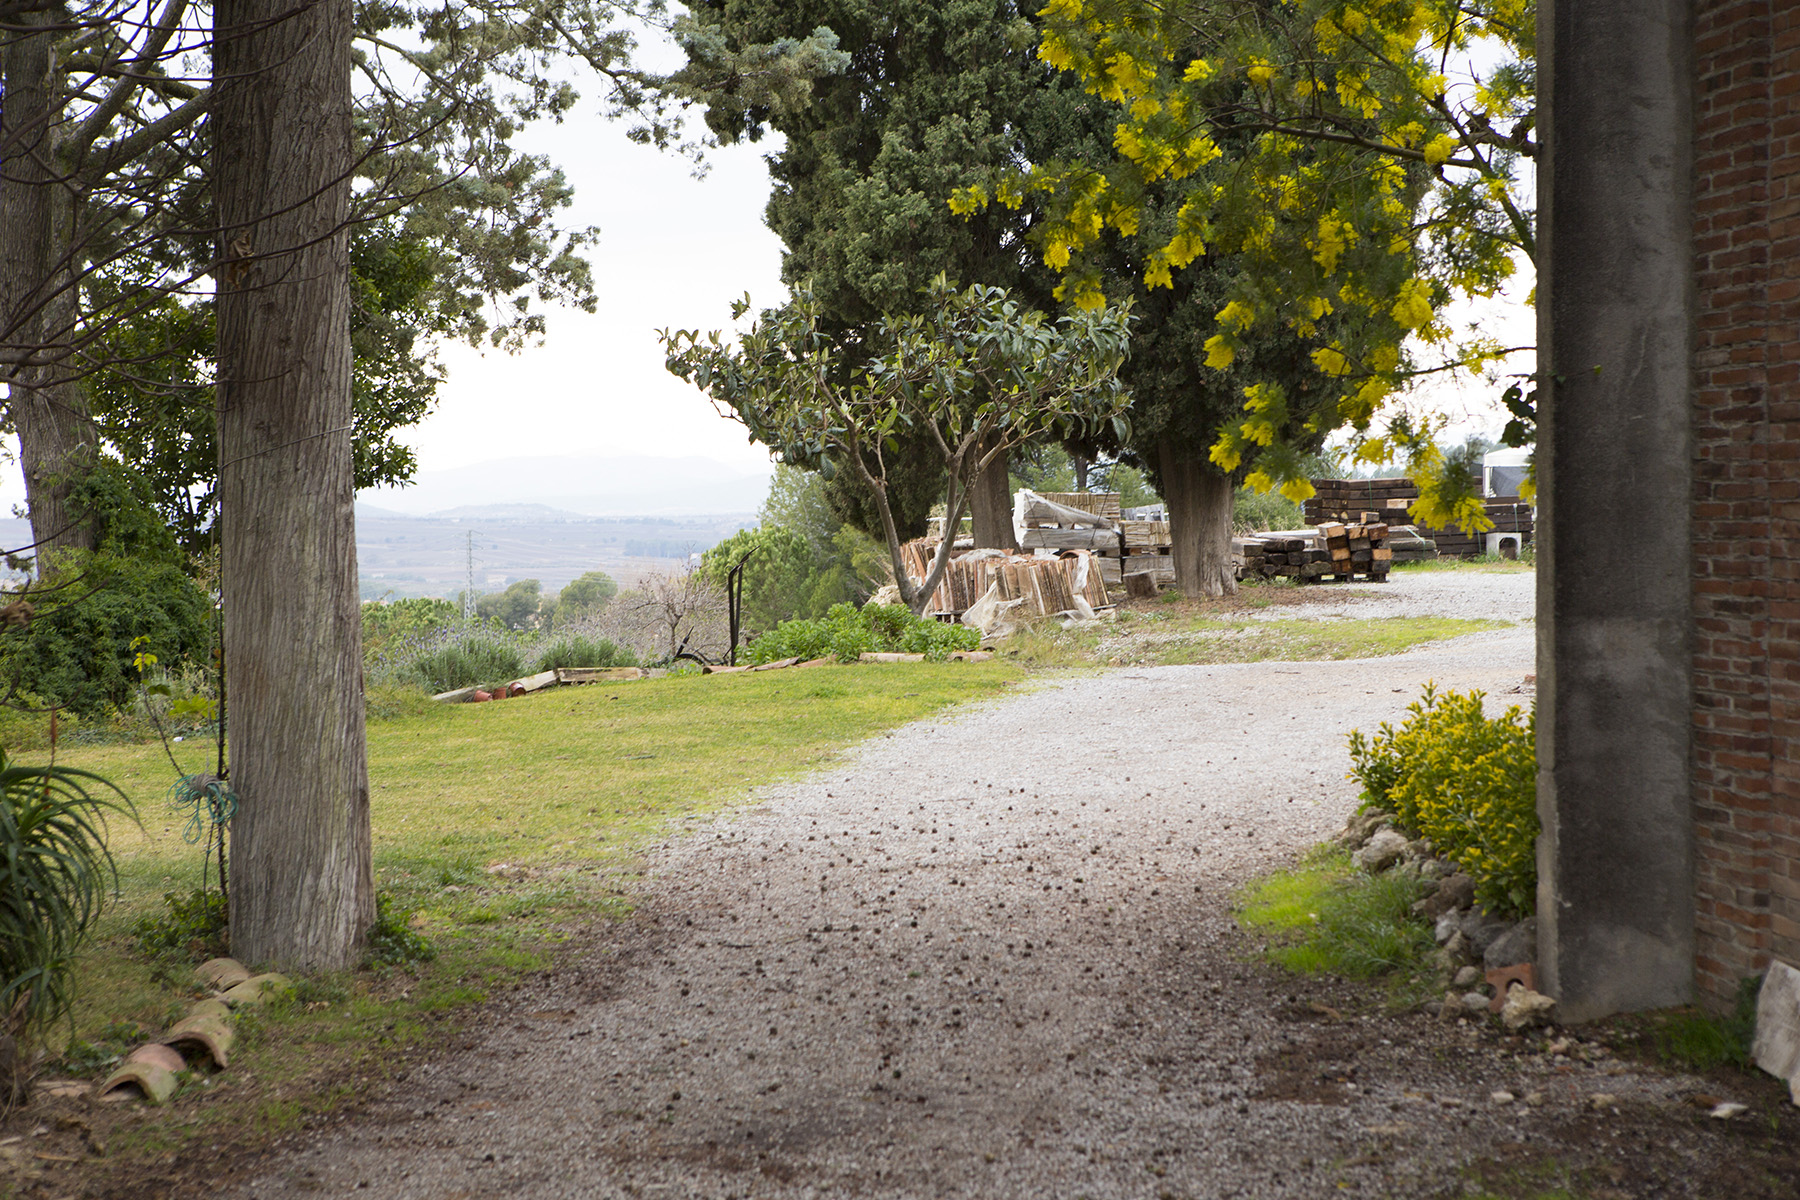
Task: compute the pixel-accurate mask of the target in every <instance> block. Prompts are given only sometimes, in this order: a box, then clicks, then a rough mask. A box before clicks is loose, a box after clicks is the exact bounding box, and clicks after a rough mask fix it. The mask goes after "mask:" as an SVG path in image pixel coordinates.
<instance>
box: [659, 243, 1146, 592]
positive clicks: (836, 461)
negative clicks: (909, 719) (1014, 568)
mask: <svg viewBox="0 0 1800 1200" xmlns="http://www.w3.org/2000/svg"><path fill="white" fill-rule="evenodd" d="M749 307H750V303H749V299H748V297H746V298H745V299H744V300H743V301H742V302H740V303H739V304H738V305H736V306H735V308H734V315H735V316H742V315H743V313H745V312H746V311H748V310H749ZM923 308H924V312H923V313H922V314H918V315H903V316H897V317H889V318H888V319H886V320H885V321H884V322H883V323H882V327H881V340H880V342H879V343H878V344H877V345H875V346H870V345H867V344H859V345H857V346H855V347H850V346H846V345H843V344H841V343H840V342H839V341H838V340H837V339H836V338H835V337H833V336H832V335H831V334H830V332H829V331H828V330H827V328H826V327H825V324H824V310H823V308H822V306H821V305H820V304H819V302H818V301H817V300H816V299H815V298H814V297H813V294H812V292H811V291H810V290H809V289H807V288H805V287H801V288H797V289H796V290H795V293H794V296H793V298H792V299H791V300H790V301H789V302H788V303H787V304H785V305H783V306H782V307H780V308H777V309H767V310H764V311H763V313H762V314H761V315H760V316H759V317H758V319H757V321H756V324H755V325H754V326H753V327H752V328H751V329H750V330H748V331H746V332H744V333H743V334H741V335H740V336H739V337H738V339H737V343H736V345H729V344H727V342H726V340H725V339H724V337H723V336H722V335H721V334H720V333H719V332H718V331H716V330H715V331H714V332H712V333H711V334H709V335H707V336H706V337H705V338H702V337H701V336H700V334H699V333H698V332H696V331H693V330H682V331H676V332H674V333H670V332H669V331H667V330H664V331H663V332H662V335H661V336H662V339H663V344H664V346H665V348H666V349H667V351H668V368H669V370H670V371H671V372H673V373H674V374H676V375H678V376H680V377H681V378H683V379H687V380H690V381H692V382H693V383H694V384H695V385H696V386H697V387H699V388H700V389H701V390H702V391H704V392H706V393H707V394H708V395H709V396H711V397H712V399H713V401H714V402H715V403H716V404H718V405H719V406H720V407H721V408H722V409H727V410H729V411H730V412H731V413H732V414H733V415H734V416H735V417H736V418H737V419H738V420H739V421H741V422H742V423H743V424H744V426H745V428H747V429H748V430H749V431H750V436H751V437H752V438H753V439H755V440H756V441H758V442H761V443H762V444H764V445H766V446H768V447H769V448H770V449H771V450H774V451H775V452H777V453H778V454H779V455H780V456H781V458H782V461H784V462H789V463H795V464H799V465H804V466H807V467H810V468H814V469H817V470H819V471H821V472H822V473H824V474H826V475H827V476H829V475H830V474H831V473H833V472H835V471H838V470H840V469H842V470H847V471H851V472H853V473H854V474H855V475H857V476H858V477H860V478H861V479H862V481H863V484H864V485H865V486H866V487H867V488H868V491H869V495H870V497H871V499H873V500H874V502H875V505H876V507H877V509H878V510H879V511H880V512H881V514H882V529H883V532H884V534H885V536H886V540H887V542H888V552H889V555H890V556H891V557H892V559H893V560H894V561H895V563H896V580H895V582H896V583H898V584H899V586H900V592H901V596H902V598H903V599H905V600H906V602H907V603H908V605H910V606H912V607H913V608H914V609H915V610H916V609H921V608H923V606H924V604H925V603H926V601H927V600H928V599H929V598H930V594H931V592H932V590H933V589H934V588H935V586H936V582H937V580H936V578H935V577H934V578H932V579H930V580H927V581H926V583H925V586H923V587H918V586H915V585H914V584H913V582H912V581H910V580H909V579H907V578H906V577H904V575H903V574H902V573H901V572H900V571H899V570H898V566H897V564H898V562H899V558H900V545H901V535H900V531H899V529H898V527H897V526H896V524H895V523H894V521H893V519H892V511H891V504H890V500H889V495H888V477H889V467H890V443H892V442H893V440H894V438H895V435H896V433H897V432H898V431H900V430H903V429H912V430H921V429H922V430H926V431H928V432H929V433H930V435H931V443H932V444H933V445H935V446H936V447H937V453H938V455H939V458H940V461H941V462H942V463H943V466H944V469H945V475H946V479H947V483H946V490H945V494H944V508H945V511H946V513H948V514H949V518H950V523H951V524H952V525H953V526H954V525H955V524H956V523H957V522H959V521H960V520H961V518H962V515H963V513H964V512H965V511H966V508H967V503H968V495H967V486H968V483H969V481H970V479H971V478H973V476H974V475H975V473H976V472H977V471H979V470H980V469H981V467H982V465H983V460H984V459H986V460H987V461H989V462H993V461H998V460H1000V459H1001V456H1002V455H1004V454H1005V453H1007V452H1008V451H1009V450H1010V449H1011V448H1013V447H1016V446H1019V445H1022V444H1024V443H1026V442H1029V441H1031V440H1033V439H1036V438H1040V437H1043V436H1046V435H1048V434H1050V433H1052V432H1054V433H1056V434H1058V435H1059V436H1069V437H1077V436H1093V435H1095V434H1096V433H1097V432H1098V429H1099V427H1101V426H1108V427H1111V426H1114V425H1117V426H1118V428H1119V429H1120V430H1123V428H1124V421H1123V416H1122V414H1123V412H1124V408H1125V402H1126V397H1125V394H1124V392H1123V390H1122V388H1121V387H1120V384H1119V381H1118V370H1119V365H1120V363H1121V362H1122V361H1123V359H1124V356H1125V351H1126V342H1127V335H1128V328H1129V327H1128V323H1127V318H1126V313H1125V311H1124V310H1123V309H1108V310H1106V311H1104V312H1101V313H1083V314H1072V315H1070V316H1066V317H1063V318H1061V319H1059V320H1054V321H1053V320H1051V319H1050V318H1049V317H1046V316H1045V315H1044V314H1043V313H1041V312H1037V311H1035V310H1031V309H1028V308H1026V307H1024V306H1023V305H1022V304H1021V303H1020V302H1019V300H1018V299H1017V298H1016V297H1014V296H1012V295H1010V294H1009V293H1007V292H1006V291H1004V290H1003V289H1000V288H988V287H982V286H979V285H975V286H971V287H969V288H967V289H966V290H958V289H957V288H956V287H955V286H954V285H953V284H951V283H950V281H949V280H948V279H946V278H945V277H943V276H941V275H940V276H939V277H937V278H936V279H934V280H933V281H932V283H931V285H930V289H929V292H928V295H927V296H926V301H925V304H924V305H923ZM948 547H949V542H948V541H946V542H945V543H944V544H943V550H942V552H941V556H940V559H939V562H938V564H937V565H936V566H935V567H934V570H933V575H934V576H937V575H941V571H942V562H943V557H942V556H943V555H947V554H948Z"/></svg>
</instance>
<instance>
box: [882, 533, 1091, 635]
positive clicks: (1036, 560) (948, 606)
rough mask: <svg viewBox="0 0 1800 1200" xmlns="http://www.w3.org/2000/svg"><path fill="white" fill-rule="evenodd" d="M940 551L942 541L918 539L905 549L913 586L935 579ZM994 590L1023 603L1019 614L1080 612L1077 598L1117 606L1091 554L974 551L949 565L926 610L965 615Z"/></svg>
mask: <svg viewBox="0 0 1800 1200" xmlns="http://www.w3.org/2000/svg"><path fill="white" fill-rule="evenodd" d="M937 547H938V544H937V542H935V541H933V540H931V539H929V538H919V539H917V540H916V541H911V542H908V543H906V544H905V545H904V546H902V547H901V548H900V554H901V558H902V559H903V560H904V562H905V564H906V573H907V574H908V575H910V576H911V577H912V579H913V582H914V583H922V582H923V581H924V579H925V577H926V576H927V575H928V574H930V572H931V560H932V556H933V555H935V554H936V553H937ZM990 587H997V588H998V589H999V592H998V596H999V599H1001V600H1023V601H1024V603H1023V604H1021V605H1020V606H1019V611H1021V612H1023V613H1026V614H1034V615H1043V616H1049V615H1050V614H1052V613H1060V612H1069V611H1071V610H1073V609H1075V600H1076V598H1077V597H1079V598H1080V599H1081V600H1082V601H1083V602H1084V603H1086V604H1087V606H1088V607H1089V608H1095V609H1099V608H1105V607H1106V606H1107V605H1109V604H1111V603H1112V601H1111V600H1109V599H1108V598H1107V595H1106V582H1105V581H1104V580H1103V579H1101V577H1100V571H1099V568H1098V561H1097V560H1096V559H1095V557H1094V556H1093V555H1092V554H1090V553H1088V552H1087V551H1086V550H1066V551H1064V552H1063V553H1062V554H1060V555H1056V556H1050V555H1043V556H1040V555H1037V554H1002V553H1000V552H999V551H996V550H974V551H970V552H967V553H964V554H959V555H957V556H956V557H954V558H952V559H951V560H950V562H949V563H948V564H947V565H946V566H945V568H944V578H943V580H942V582H940V583H939V584H938V588H937V591H936V592H934V593H932V597H931V602H930V603H929V604H928V605H926V608H925V611H926V612H929V613H931V614H933V615H934V616H950V617H954V616H960V615H961V614H963V613H965V612H967V611H968V610H969V608H970V607H972V606H973V605H974V603H975V602H976V601H977V600H979V599H981V598H982V597H983V596H984V595H986V594H987V590H988V588H990Z"/></svg>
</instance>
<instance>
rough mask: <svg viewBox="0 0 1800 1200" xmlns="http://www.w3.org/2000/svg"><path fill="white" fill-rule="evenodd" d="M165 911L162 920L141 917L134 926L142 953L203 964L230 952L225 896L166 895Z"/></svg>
mask: <svg viewBox="0 0 1800 1200" xmlns="http://www.w3.org/2000/svg"><path fill="white" fill-rule="evenodd" d="M163 910H164V911H163V914H162V915H161V916H149V915H146V916H143V917H139V918H138V919H137V920H136V921H135V922H133V924H132V926H131V936H132V937H133V938H135V939H137V945H138V949H139V950H140V951H142V952H143V953H145V954H148V955H150V956H152V957H156V958H180V959H183V960H185V961H188V962H203V961H205V960H206V959H209V958H217V957H219V956H220V955H223V954H226V953H228V952H229V950H230V945H231V938H230V925H231V911H230V905H229V904H227V903H226V899H225V894H224V893H223V892H215V891H210V890H201V889H199V888H195V889H194V890H193V891H191V892H188V893H187V894H186V895H182V894H181V893H178V892H164V893H163Z"/></svg>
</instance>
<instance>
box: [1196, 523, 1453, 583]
mask: <svg viewBox="0 0 1800 1200" xmlns="http://www.w3.org/2000/svg"><path fill="white" fill-rule="evenodd" d="M1409 532H1410V531H1409ZM1408 540H1409V544H1410V543H1411V542H1417V541H1420V540H1421V539H1419V538H1418V537H1417V536H1416V535H1414V536H1412V537H1410V538H1409V539H1408ZM1387 541H1388V527H1387V526H1386V525H1384V524H1382V523H1380V522H1368V523H1358V524H1354V525H1346V524H1341V523H1339V522H1335V521H1328V522H1325V523H1324V524H1322V525H1320V526H1319V527H1318V528H1317V529H1316V530H1314V529H1278V530H1275V531H1274V532H1272V533H1254V534H1251V535H1250V536H1248V537H1234V538H1232V539H1231V549H1232V554H1233V556H1234V558H1235V559H1236V560H1237V577H1238V579H1239V580H1245V579H1297V580H1299V581H1300V582H1301V583H1323V582H1324V581H1325V580H1327V579H1335V580H1348V579H1354V578H1356V577H1357V576H1361V577H1362V578H1364V579H1369V580H1374V581H1377V582H1379V581H1380V580H1383V579H1386V578H1387V575H1388V571H1389V569H1390V568H1391V567H1392V566H1393V560H1394V551H1393V550H1392V548H1390V547H1389V546H1388V544H1387Z"/></svg>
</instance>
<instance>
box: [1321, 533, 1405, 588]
mask: <svg viewBox="0 0 1800 1200" xmlns="http://www.w3.org/2000/svg"><path fill="white" fill-rule="evenodd" d="M1387 534H1388V527H1387V525H1386V523H1384V522H1380V521H1375V522H1370V523H1367V524H1356V525H1344V524H1340V523H1338V522H1336V521H1328V522H1326V523H1325V524H1323V525H1320V526H1319V540H1320V541H1321V542H1323V543H1324V544H1325V553H1326V554H1327V555H1328V556H1329V557H1330V564H1329V565H1330V574H1331V575H1332V576H1334V577H1335V578H1338V579H1351V578H1354V577H1355V576H1357V575H1361V576H1362V577H1363V578H1365V579H1370V580H1373V581H1375V582H1377V583H1379V582H1380V581H1381V580H1384V579H1386V578H1387V577H1388V571H1390V570H1391V569H1392V568H1393V565H1394V552H1393V551H1392V550H1390V549H1388V546H1387ZM1322 573H1323V572H1322Z"/></svg>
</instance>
